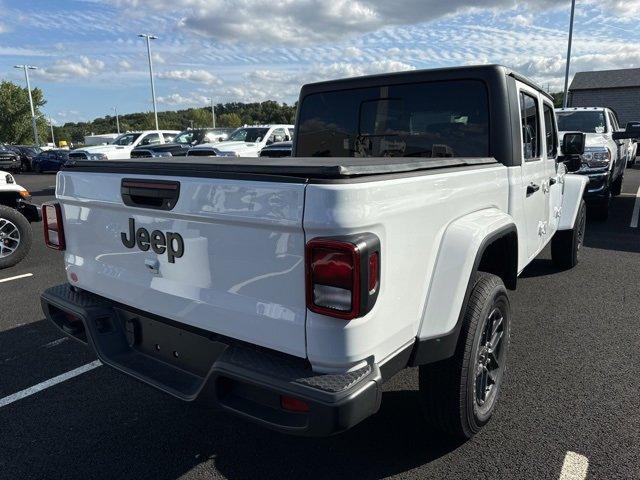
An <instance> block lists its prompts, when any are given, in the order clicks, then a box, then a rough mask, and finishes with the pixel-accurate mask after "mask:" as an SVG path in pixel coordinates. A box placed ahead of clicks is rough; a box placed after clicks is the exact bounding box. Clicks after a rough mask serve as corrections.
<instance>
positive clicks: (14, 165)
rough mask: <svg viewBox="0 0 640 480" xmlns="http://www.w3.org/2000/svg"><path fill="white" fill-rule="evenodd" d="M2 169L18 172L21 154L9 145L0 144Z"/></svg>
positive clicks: (0, 165)
mask: <svg viewBox="0 0 640 480" xmlns="http://www.w3.org/2000/svg"><path fill="white" fill-rule="evenodd" d="M0 169H3V170H10V171H13V172H17V171H19V170H20V156H19V155H18V154H17V153H16V152H14V151H13V150H11V149H10V148H9V147H8V146H7V145H2V144H0Z"/></svg>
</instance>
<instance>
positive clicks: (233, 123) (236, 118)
mask: <svg viewBox="0 0 640 480" xmlns="http://www.w3.org/2000/svg"><path fill="white" fill-rule="evenodd" d="M240 125H242V119H241V118H240V115H238V114H237V113H223V114H222V115H216V126H219V127H231V128H237V127H239V126H240Z"/></svg>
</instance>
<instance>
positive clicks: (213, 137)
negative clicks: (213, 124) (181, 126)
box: [131, 128, 235, 158]
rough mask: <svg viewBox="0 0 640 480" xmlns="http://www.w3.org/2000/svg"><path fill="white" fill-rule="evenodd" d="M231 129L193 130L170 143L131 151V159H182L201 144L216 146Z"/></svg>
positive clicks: (181, 133)
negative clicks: (191, 149)
mask: <svg viewBox="0 0 640 480" xmlns="http://www.w3.org/2000/svg"><path fill="white" fill-rule="evenodd" d="M234 130H235V129H233V128H194V129H189V130H185V131H184V132H180V133H178V134H177V135H176V136H175V137H174V138H173V140H172V141H171V142H170V143H165V144H157V145H147V146H140V147H136V148H134V149H133V150H131V158H152V157H172V156H173V157H183V156H185V155H186V154H187V152H188V151H189V149H190V148H192V147H194V146H196V145H200V144H202V143H208V144H211V145H213V144H216V143H219V142H222V141H224V140H226V139H227V138H229V134H230V133H232V132H233V131H234Z"/></svg>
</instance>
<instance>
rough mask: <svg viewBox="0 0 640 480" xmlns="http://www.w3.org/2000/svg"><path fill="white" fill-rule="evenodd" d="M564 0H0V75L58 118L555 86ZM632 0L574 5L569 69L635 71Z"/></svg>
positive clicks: (635, 7) (639, 35)
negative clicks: (473, 73)
mask: <svg viewBox="0 0 640 480" xmlns="http://www.w3.org/2000/svg"><path fill="white" fill-rule="evenodd" d="M570 4H571V2H570V0H522V1H515V0H446V1H442V0H0V80H10V81H13V82H17V83H19V84H20V85H23V84H24V75H23V73H22V72H21V71H20V70H16V69H14V68H13V66H14V65H16V64H25V63H26V64H30V65H35V66H37V67H38V69H37V70H35V71H32V72H31V84H32V87H38V88H41V89H42V90H43V91H44V93H45V98H46V99H47V101H48V103H47V105H46V106H45V107H44V109H43V110H44V112H45V113H46V114H47V115H50V116H51V117H52V119H53V123H54V124H63V123H65V122H69V121H87V120H91V119H93V118H96V117H101V116H105V115H113V108H114V107H116V108H117V109H118V112H119V113H131V112H140V111H150V110H151V109H152V104H151V92H150V85H149V70H148V63H147V51H146V44H145V40H144V39H142V38H138V37H137V34H139V33H151V34H153V35H156V36H157V37H158V39H157V40H153V41H152V43H151V51H152V58H153V62H154V70H155V83H156V97H157V100H158V109H159V110H160V111H162V110H175V109H180V108H185V107H193V106H205V105H207V104H208V102H209V100H208V99H209V98H211V97H213V98H214V99H215V101H216V103H224V102H230V101H243V102H252V101H263V100H276V101H279V102H286V103H293V102H295V101H296V100H297V97H298V93H299V89H300V86H301V85H303V84H305V83H309V82H314V81H319V80H326V79H332V78H341V77H346V76H354V75H366V74H371V73H380V72H391V71H400V70H411V69H423V68H436V67H447V66H457V65H471V64H482V63H500V64H504V65H507V66H509V67H511V68H513V69H514V70H517V71H519V72H520V73H523V74H525V75H527V76H529V77H531V78H532V79H534V80H535V81H537V82H539V83H540V84H541V85H543V86H544V87H545V88H549V89H550V90H551V91H559V90H561V89H562V87H563V82H564V68H565V56H566V48H567V36H568V25H569V13H570ZM638 18H640V0H577V1H576V17H575V26H574V43H573V55H572V62H571V76H572V75H573V73H575V72H577V71H586V70H602V69H611V68H631V67H640V49H639V48H637V46H638V45H640V29H639V28H638Z"/></svg>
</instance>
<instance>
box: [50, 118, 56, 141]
mask: <svg viewBox="0 0 640 480" xmlns="http://www.w3.org/2000/svg"><path fill="white" fill-rule="evenodd" d="M49 128H51V143H53V146H54V147H55V146H56V137H54V136H53V122H52V121H51V115H49Z"/></svg>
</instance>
